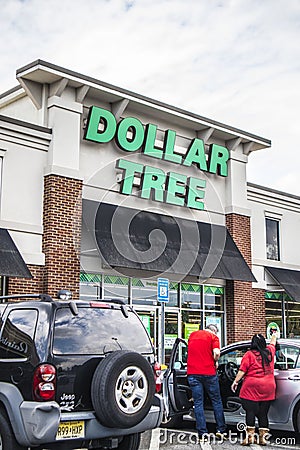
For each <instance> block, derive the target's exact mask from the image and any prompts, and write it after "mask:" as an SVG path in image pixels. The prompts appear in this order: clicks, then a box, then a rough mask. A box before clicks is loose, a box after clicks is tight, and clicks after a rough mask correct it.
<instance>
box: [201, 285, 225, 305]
mask: <svg viewBox="0 0 300 450" xmlns="http://www.w3.org/2000/svg"><path fill="white" fill-rule="evenodd" d="M223 298H224V288H223V287H216V286H204V308H205V309H206V310H214V311H223V309H224V307H223Z"/></svg>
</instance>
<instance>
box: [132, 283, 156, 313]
mask: <svg viewBox="0 0 300 450" xmlns="http://www.w3.org/2000/svg"><path fill="white" fill-rule="evenodd" d="M132 303H133V304H138V305H149V306H150V305H151V306H155V305H157V282H156V281H153V280H148V279H145V280H141V279H139V278H132Z"/></svg>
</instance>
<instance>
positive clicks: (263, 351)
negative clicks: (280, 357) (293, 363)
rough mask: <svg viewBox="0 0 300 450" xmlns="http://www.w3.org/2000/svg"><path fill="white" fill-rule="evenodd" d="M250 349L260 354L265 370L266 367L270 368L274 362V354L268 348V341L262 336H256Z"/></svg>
mask: <svg viewBox="0 0 300 450" xmlns="http://www.w3.org/2000/svg"><path fill="white" fill-rule="evenodd" d="M250 349H251V350H256V351H258V352H259V353H260V356H261V362H262V367H263V369H264V370H265V365H266V366H269V365H270V362H271V361H272V354H271V352H270V350H269V349H268V348H267V343H266V340H265V338H264V336H263V335H262V334H255V335H254V336H253V338H252V341H251V347H250Z"/></svg>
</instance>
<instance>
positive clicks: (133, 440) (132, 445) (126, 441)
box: [117, 433, 141, 450]
mask: <svg viewBox="0 0 300 450" xmlns="http://www.w3.org/2000/svg"><path fill="white" fill-rule="evenodd" d="M140 442H141V434H140V433H135V434H129V435H128V436H124V438H123V440H122V442H120V444H119V445H118V447H117V449H118V450H138V448H139V446H140Z"/></svg>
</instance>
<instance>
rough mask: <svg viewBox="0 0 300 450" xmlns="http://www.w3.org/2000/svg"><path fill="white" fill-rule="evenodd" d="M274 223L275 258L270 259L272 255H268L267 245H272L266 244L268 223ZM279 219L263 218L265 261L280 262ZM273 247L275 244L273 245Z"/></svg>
mask: <svg viewBox="0 0 300 450" xmlns="http://www.w3.org/2000/svg"><path fill="white" fill-rule="evenodd" d="M271 222H272V223H275V224H276V240H277V242H276V245H277V248H276V257H271V256H272V255H271V254H270V252H269V251H268V245H272V243H270V242H268V223H271ZM280 222H281V221H280V219H279V218H275V217H271V216H266V217H265V232H266V259H267V260H268V261H280V258H281V249H280V245H281V238H280V229H281V227H280ZM273 245H275V244H273Z"/></svg>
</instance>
